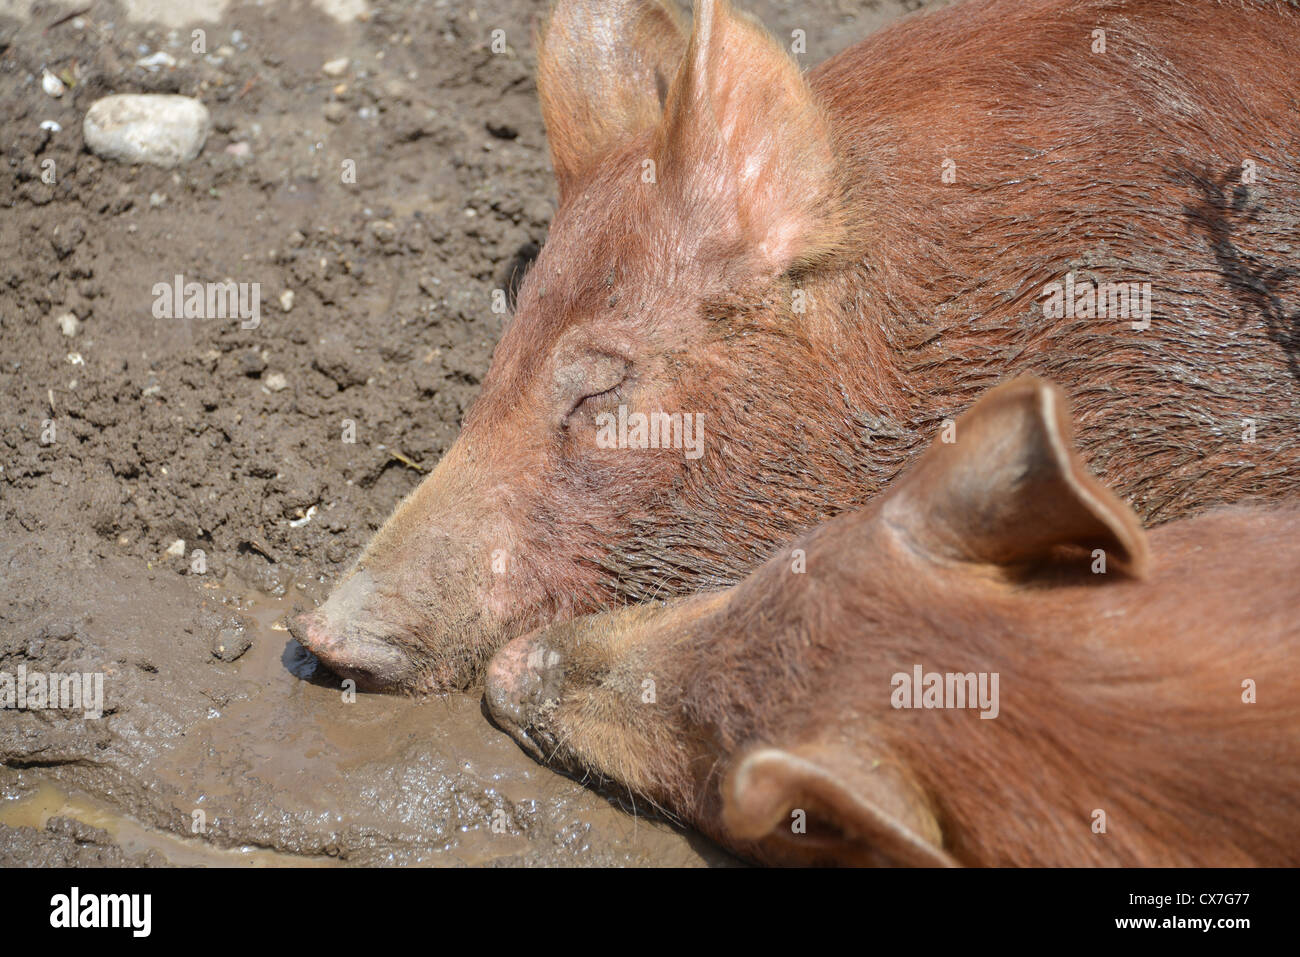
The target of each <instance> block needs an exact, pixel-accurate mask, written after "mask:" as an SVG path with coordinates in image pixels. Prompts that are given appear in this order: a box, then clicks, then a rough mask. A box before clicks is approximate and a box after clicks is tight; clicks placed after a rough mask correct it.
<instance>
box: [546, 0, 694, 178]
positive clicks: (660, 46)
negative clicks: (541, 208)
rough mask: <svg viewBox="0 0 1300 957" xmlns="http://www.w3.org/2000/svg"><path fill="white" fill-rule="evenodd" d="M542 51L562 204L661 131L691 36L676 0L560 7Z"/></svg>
mask: <svg viewBox="0 0 1300 957" xmlns="http://www.w3.org/2000/svg"><path fill="white" fill-rule="evenodd" d="M537 47H538V50H537V90H538V94H539V96H540V98H541V102H542V117H543V119H545V121H546V133H547V137H548V139H549V140H550V143H551V160H552V162H553V163H554V165H555V175H556V178H557V179H558V180H559V185H560V196H561V198H563V197H564V196H565V195H566V194H567V193H568V192H569V191H570V190H571V189H572V187H573V185H574V183H575V181H576V180H577V179H578V177H579V175H580V174H581V173H582V172H583V170H584V169H586V168H587V167H588V166H589V165H590V164H591V163H592V162H593V161H594V160H596V159H599V158H601V157H602V156H603V155H605V154H606V153H607V152H608V150H609V149H610V148H611V146H613V145H616V144H618V143H620V142H622V141H625V140H627V139H628V138H629V137H631V136H633V135H635V134H637V133H641V132H645V131H647V130H652V129H654V128H655V127H656V126H657V125H658V123H659V121H660V118H661V117H662V115H663V101H664V98H665V97H666V96H667V92H668V86H669V84H670V83H672V79H673V77H674V76H675V75H676V73H677V68H678V64H679V62H680V61H681V58H682V53H683V51H684V50H685V49H686V30H685V27H684V25H683V22H682V16H681V12H680V11H679V10H678V9H677V6H676V5H675V3H673V2H672V0H668V2H661V0H557V2H556V3H555V5H554V6H553V8H552V10H551V15H550V18H549V19H548V20H547V21H546V24H545V25H544V26H543V27H542V29H541V31H540V33H539V35H538V39H537Z"/></svg>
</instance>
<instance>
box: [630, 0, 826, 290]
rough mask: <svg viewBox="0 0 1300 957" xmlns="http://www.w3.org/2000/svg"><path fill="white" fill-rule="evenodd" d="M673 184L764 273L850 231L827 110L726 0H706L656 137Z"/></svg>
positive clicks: (714, 233)
mask: <svg viewBox="0 0 1300 957" xmlns="http://www.w3.org/2000/svg"><path fill="white" fill-rule="evenodd" d="M655 152H656V158H657V163H658V167H659V173H660V175H661V178H662V181H663V183H664V184H665V185H666V186H667V187H668V188H670V189H671V190H673V191H674V192H675V193H676V194H677V195H676V197H675V198H676V200H677V203H678V205H679V207H680V208H681V209H683V210H689V211H690V215H691V218H692V221H694V222H698V223H702V224H707V230H706V233H705V236H706V239H707V240H711V241H712V242H713V243H715V244H716V245H718V246H720V247H722V248H727V249H732V250H742V251H743V252H741V253H740V255H741V257H742V258H744V259H747V260H749V262H748V263H746V264H745V265H748V266H749V267H751V268H752V269H753V270H754V271H756V272H757V273H760V274H767V275H775V274H778V273H780V272H783V271H785V270H786V269H787V268H789V267H790V266H792V265H795V264H798V263H809V262H812V261H813V260H815V259H817V258H819V257H820V256H822V255H824V254H825V253H826V252H828V251H829V250H830V249H831V248H833V247H834V245H835V244H836V242H837V241H838V238H839V232H840V231H839V227H838V222H837V216H836V214H835V210H836V209H837V208H838V207H837V204H836V202H835V200H836V198H837V197H836V194H835V191H836V188H837V184H838V182H839V177H838V175H837V166H836V161H835V154H834V151H833V149H832V147H831V138H830V132H829V127H828V124H827V121H826V116H825V114H824V112H823V110H822V109H821V107H820V106H819V105H818V104H817V102H816V101H815V100H814V99H813V96H812V93H811V91H810V90H809V88H808V84H807V83H805V82H804V78H803V76H802V75H801V74H800V72H799V68H798V65H797V64H796V63H795V62H794V61H793V60H792V59H791V58H790V56H789V55H788V54H787V53H786V51H785V50H784V49H782V48H781V46H780V45H778V43H777V41H776V39H775V38H774V37H773V36H772V35H771V34H770V33H768V32H767V30H766V29H764V28H763V27H762V26H761V25H760V24H758V23H757V22H755V21H754V20H751V19H750V18H749V17H748V16H745V15H742V14H739V13H737V12H736V11H734V10H733V9H732V8H731V6H730V4H729V3H727V2H726V0H699V2H697V3H696V4H695V22H694V28H693V30H692V33H691V41H690V46H689V47H687V50H686V55H685V56H684V57H683V59H682V65H681V70H680V71H679V72H678V74H677V77H676V79H675V80H674V81H673V86H672V89H671V91H670V92H669V94H668V103H667V106H666V107H665V117H664V124H663V126H662V128H661V129H660V130H659V134H658V139H657V142H656V146H655Z"/></svg>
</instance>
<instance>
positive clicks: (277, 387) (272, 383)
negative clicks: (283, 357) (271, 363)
mask: <svg viewBox="0 0 1300 957" xmlns="http://www.w3.org/2000/svg"><path fill="white" fill-rule="evenodd" d="M266 387H267V388H268V389H270V390H271V391H272V392H283V391H284V390H285V389H287V388H289V380H288V379H286V378H285V377H284V375H283V373H280V372H272V373H271V374H270V375H269V376H267V377H266Z"/></svg>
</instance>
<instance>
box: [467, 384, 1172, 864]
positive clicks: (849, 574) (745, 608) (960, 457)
mask: <svg viewBox="0 0 1300 957" xmlns="http://www.w3.org/2000/svg"><path fill="white" fill-rule="evenodd" d="M1065 401H1066V400H1065V397H1064V394H1063V393H1061V392H1060V391H1059V390H1058V389H1057V388H1056V387H1054V386H1052V385H1050V384H1048V383H1045V382H1042V381H1040V380H1033V379H1021V380H1017V381H1016V382H1012V383H1010V384H1008V385H1005V386H1002V387H1001V388H998V389H995V390H994V391H993V392H991V393H989V394H988V395H987V396H986V397H985V398H984V399H982V400H981V401H980V402H979V403H977V404H976V405H975V406H974V407H972V409H971V410H970V411H969V412H968V413H967V414H966V415H965V416H963V417H962V418H961V419H960V420H959V421H958V422H957V425H956V441H955V442H953V443H952V444H948V443H945V442H942V441H940V442H937V443H935V445H934V446H933V447H932V448H931V449H930V450H929V451H928V452H927V453H926V454H925V455H924V456H923V457H922V458H921V459H920V460H919V461H918V462H917V464H916V466H915V467H914V468H913V469H912V470H910V471H909V472H908V473H907V474H906V475H905V476H904V477H903V478H901V479H900V480H899V481H898V482H897V483H896V484H895V485H894V486H893V487H892V488H891V489H890V490H889V491H888V492H886V493H885V494H884V495H882V496H881V497H880V498H878V499H877V500H876V501H875V502H873V504H872V505H870V506H868V507H867V508H866V509H863V510H861V511H859V512H855V513H853V514H850V515H845V516H841V517H840V518H837V519H835V520H832V521H831V522H829V523H827V524H825V525H822V526H820V527H818V528H816V529H813V530H812V531H810V532H808V533H805V534H804V535H802V536H800V537H799V538H798V539H796V540H795V541H794V542H793V543H791V544H790V545H788V546H786V547H785V548H782V549H780V550H779V551H778V552H777V553H776V554H775V555H774V556H773V557H772V558H771V559H770V560H769V561H768V562H767V563H765V564H764V565H762V566H761V567H760V568H758V569H757V570H755V571H754V573H753V574H751V575H750V576H749V577H747V578H746V579H745V580H744V581H742V582H740V583H739V584H737V585H735V586H733V587H731V588H728V589H725V590H722V591H717V592H710V593H703V594H699V595H693V596H687V597H684V598H679V599H675V600H673V601H671V602H667V603H655V604H647V605H642V606H633V607H630V608H625V609H620V610H618V611H615V612H611V613H606V614H600V615H590V616H586V617H583V618H578V619H576V620H573V621H569V622H566V623H563V624H558V625H552V626H550V627H547V628H543V629H539V630H538V631H536V632H533V633H531V634H528V635H524V636H522V637H519V638H516V639H514V640H512V641H511V642H509V643H508V644H507V645H506V646H505V647H504V648H503V649H502V650H501V651H500V652H499V653H498V654H497V656H496V657H495V658H494V659H493V660H492V662H491V663H490V665H489V667H488V673H487V690H486V701H487V704H488V707H489V709H490V711H491V713H492V716H493V719H494V721H496V723H497V724H498V725H500V726H501V727H502V728H504V729H505V730H507V731H509V732H510V733H511V735H512V736H513V737H514V738H515V739H516V740H517V741H518V742H519V743H520V745H521V746H522V747H523V748H524V749H525V750H526V751H528V752H529V753H530V754H532V755H534V756H535V757H537V758H538V759H539V760H541V761H543V762H546V763H549V764H551V765H552V766H554V767H557V768H559V769H562V770H566V771H569V772H571V773H574V774H575V775H582V776H584V777H587V778H590V779H592V780H595V781H609V782H612V783H613V784H615V785H617V787H616V788H612V789H611V791H612V793H618V792H619V791H620V790H622V789H629V790H631V791H632V792H633V793H634V794H635V795H636V796H637V798H638V799H643V800H645V801H648V802H651V803H654V804H656V805H658V806H661V807H664V808H667V809H669V810H671V811H672V812H674V813H676V814H678V815H680V816H681V817H682V818H684V819H685V820H686V821H688V822H690V823H692V824H694V825H695V826H697V827H699V828H701V829H702V830H704V831H705V832H706V833H709V834H711V835H713V836H715V837H718V838H720V839H721V840H723V841H724V843H727V844H729V845H730V846H733V847H736V848H738V849H740V850H742V852H743V853H747V854H749V855H750V856H754V857H757V858H760V859H764V860H773V861H801V862H804V863H809V862H813V861H824V860H832V859H833V860H839V861H845V860H850V861H854V862H858V863H882V862H884V861H886V860H889V861H898V862H910V863H921V864H942V863H948V857H947V854H946V852H945V851H944V850H943V847H942V840H941V837H940V830H941V829H940V825H939V823H938V819H937V817H936V813H935V810H934V807H935V804H934V800H933V798H932V796H931V795H929V794H927V791H926V787H925V785H926V783H927V776H926V774H924V773H922V772H923V769H922V767H921V765H922V764H923V763H924V762H923V761H918V760H916V752H915V751H913V750H910V748H912V747H913V746H914V745H915V746H916V748H917V749H918V750H919V751H920V752H921V753H924V752H925V750H926V749H927V748H930V747H932V746H933V745H934V744H935V741H936V736H937V732H935V731H934V727H935V726H934V725H929V726H927V727H928V728H929V729H930V733H929V736H927V735H926V734H925V733H918V732H917V729H916V725H914V724H911V725H903V724H901V723H900V722H902V721H906V720H907V718H906V716H905V717H904V718H903V719H900V718H898V715H899V714H900V712H897V711H893V710H891V708H890V701H889V687H890V679H889V676H890V674H892V673H894V672H896V671H897V670H898V668H899V666H900V663H904V662H915V661H926V662H933V661H934V660H935V659H936V658H943V659H945V660H948V661H954V659H953V658H952V657H951V655H953V654H956V655H958V656H959V657H958V658H957V659H955V661H954V663H958V662H965V666H962V667H958V669H957V670H960V671H967V670H978V669H972V668H971V667H969V663H970V661H971V660H974V661H984V662H986V663H987V662H989V661H997V660H998V658H997V657H996V656H997V655H998V654H1000V652H999V650H998V649H999V647H1000V644H999V643H1001V642H1004V640H1005V635H1004V634H1003V633H1002V631H1001V630H1000V629H999V628H998V627H997V626H996V625H991V624H990V622H993V621H996V618H995V617H993V616H991V614H990V612H989V607H990V596H992V597H991V601H992V604H996V603H997V602H998V601H1001V600H1004V599H1005V597H1006V596H1007V595H1008V594H1009V593H1010V592H1011V590H1012V589H1014V588H1015V587H1018V584H1020V583H1028V587H1030V588H1032V589H1033V590H1034V594H1035V595H1038V594H1041V593H1042V592H1043V591H1045V590H1046V589H1050V588H1051V587H1055V586H1057V585H1060V584H1068V583H1070V582H1073V583H1076V584H1077V582H1078V581H1079V580H1080V579H1083V580H1090V581H1091V582H1095V581H1096V580H1097V578H1098V576H1095V575H1091V574H1090V573H1089V572H1088V569H1089V565H1090V563H1091V562H1092V561H1093V558H1092V553H1091V549H1093V548H1098V547H1099V548H1103V549H1105V551H1106V553H1107V555H1108V556H1109V558H1110V559H1111V561H1112V562H1113V569H1112V571H1113V574H1111V575H1110V576H1106V577H1108V578H1109V579H1110V580H1118V581H1124V580H1126V579H1128V578H1131V577H1133V576H1140V575H1142V574H1144V573H1145V567H1146V562H1147V558H1146V540H1145V535H1144V533H1143V531H1142V529H1141V526H1140V524H1139V523H1138V520H1137V517H1136V516H1135V515H1134V514H1133V512H1132V511H1131V510H1130V509H1129V508H1128V507H1127V506H1125V505H1124V504H1123V503H1122V502H1120V501H1119V500H1118V499H1116V498H1115V496H1114V495H1112V494H1111V493H1110V492H1109V491H1108V490H1107V489H1105V488H1104V487H1103V486H1102V485H1100V483H1098V482H1097V481H1096V480H1095V479H1094V478H1093V477H1092V476H1091V475H1089V474H1088V473H1087V471H1086V469H1085V468H1084V466H1083V464H1082V462H1081V460H1080V459H1079V457H1078V455H1077V454H1076V453H1075V451H1074V447H1073V444H1072V442H1071V437H1070V423H1069V421H1068V418H1067V416H1066V413H1065ZM800 570H802V573H797V572H799V571H800ZM1062 576H1064V577H1062ZM985 632H987V633H985ZM960 656H968V657H960ZM994 670H996V669H994ZM869 689H875V691H874V693H870V691H869ZM994 723H995V722H988V723H985V722H981V721H980V720H978V719H975V721H974V725H975V726H977V727H981V726H983V727H987V726H989V725H992V724H994ZM969 724H970V722H967V725H969ZM900 727H902V728H904V729H905V730H904V731H902V732H901V733H900V731H899V728H900ZM917 739H919V740H917ZM793 808H804V809H806V810H807V811H808V816H809V822H808V827H809V829H808V832H807V835H800V836H799V839H798V840H795V841H793V842H791V838H790V830H789V827H788V822H789V821H790V811H791V809H793ZM846 836H847V838H848V840H846ZM846 848H848V850H847V851H846V850H845V849H846Z"/></svg>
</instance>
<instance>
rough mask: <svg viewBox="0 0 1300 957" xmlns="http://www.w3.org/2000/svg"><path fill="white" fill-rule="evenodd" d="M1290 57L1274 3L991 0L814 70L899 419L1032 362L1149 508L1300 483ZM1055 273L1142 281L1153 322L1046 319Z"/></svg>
mask: <svg viewBox="0 0 1300 957" xmlns="http://www.w3.org/2000/svg"><path fill="white" fill-rule="evenodd" d="M1097 28H1103V29H1105V30H1106V44H1107V47H1106V51H1107V52H1105V53H1093V52H1092V49H1091V44H1092V43H1093V42H1094V40H1093V36H1092V31H1093V30H1094V29H1097ZM1296 49H1300V11H1296V10H1294V9H1292V8H1290V7H1289V6H1288V5H1286V4H1254V3H1200V4H1192V3H1178V2H1150V3H1141V4H1136V3H1099V2H1051V3H1043V2H1027V3H1021V2H1018V0H992V2H968V3H959V4H957V5H955V6H953V7H950V8H946V9H944V10H940V11H936V12H934V13H931V14H929V15H926V16H921V17H918V18H915V19H911V20H907V21H903V22H901V23H899V24H897V25H895V26H894V27H891V28H888V29H886V30H883V31H881V32H880V33H878V34H876V35H873V36H872V37H869V38H868V39H867V40H865V41H864V42H863V43H861V44H859V45H857V46H855V47H853V48H851V49H849V50H847V51H845V52H844V53H842V54H840V55H839V56H837V57H835V58H834V59H832V60H830V61H828V62H827V63H826V64H824V65H822V66H821V67H820V68H818V69H817V70H816V71H814V72H813V73H812V74H811V76H810V82H811V84H812V86H813V88H814V90H815V91H816V92H817V94H818V95H819V97H820V98H821V100H822V102H823V103H824V104H825V105H826V107H827V109H828V111H829V113H830V115H831V117H832V126H833V127H834V129H835V135H836V139H837V143H838V146H839V149H840V151H841V153H842V155H843V156H844V157H845V159H846V161H847V164H846V169H847V171H848V172H847V173H846V175H847V176H848V178H849V180H850V183H849V184H848V185H849V188H850V190H851V192H852V195H853V196H854V197H855V200H854V202H855V204H856V206H857V207H858V208H857V210H856V211H855V220H856V221H858V222H861V223H863V224H864V226H865V228H864V229H863V232H862V234H861V236H860V237H859V245H858V246H857V247H856V249H857V250H858V251H857V253H855V255H858V256H860V260H859V262H858V264H857V266H856V267H855V268H856V270H857V275H856V277H855V279H854V280H853V281H854V283H855V284H856V285H857V286H858V287H859V288H861V289H863V291H864V292H863V293H862V294H859V296H858V298H857V301H858V302H859V303H860V304H861V306H860V309H861V310H862V317H863V318H862V321H863V322H869V323H871V322H874V323H877V324H879V325H880V326H881V327H882V329H883V331H884V335H885V336H887V337H888V339H889V340H890V344H891V346H892V348H893V351H894V352H895V353H896V355H897V357H898V360H897V361H898V363H899V366H900V369H901V371H902V372H903V374H904V375H905V377H906V380H907V381H909V382H910V383H911V384H912V390H911V391H912V394H914V395H916V396H918V397H920V401H919V402H917V403H916V404H915V406H914V413H915V415H916V416H917V419H918V422H917V423H915V425H916V426H917V427H918V428H919V429H920V430H922V431H927V430H931V429H937V428H938V423H939V421H941V420H942V419H944V418H947V417H949V416H951V415H953V414H955V413H956V412H959V411H960V410H961V409H963V408H965V407H966V406H967V405H969V404H970V403H971V402H973V401H974V400H975V399H976V398H978V396H979V395H980V394H981V393H982V391H983V390H984V389H986V388H987V387H989V386H990V385H992V384H994V383H996V382H997V381H999V380H1000V379H1005V378H1007V377H1009V376H1012V375H1018V374H1023V373H1031V374H1036V375H1040V376H1043V377H1046V378H1050V379H1052V380H1054V381H1056V382H1058V383H1059V384H1060V385H1062V386H1063V387H1064V388H1065V389H1066V391H1067V392H1068V393H1069V394H1070V397H1071V400H1072V406H1073V409H1074V413H1075V417H1076V421H1077V424H1078V433H1079V437H1080V443H1081V445H1082V447H1083V451H1084V455H1085V458H1086V459H1087V461H1088V462H1089V465H1090V466H1091V467H1092V468H1093V470H1094V471H1096V472H1098V473H1099V474H1101V475H1103V476H1104V477H1105V479H1106V481H1107V483H1108V484H1109V485H1110V486H1111V487H1112V488H1115V489H1116V490H1117V491H1118V492H1119V493H1120V494H1121V495H1123V496H1124V497H1125V498H1127V499H1128V500H1129V501H1130V502H1131V503H1132V504H1133V505H1134V506H1135V508H1136V509H1137V510H1138V512H1139V513H1140V514H1141V515H1142V517H1143V519H1144V520H1145V521H1146V522H1148V523H1156V524H1158V523H1160V522H1162V521H1166V520H1169V519H1171V518H1175V517H1178V516H1179V515H1184V514H1188V513H1190V512H1194V511H1196V510H1199V509H1203V508H1206V507H1210V506H1213V505H1218V504H1232V503H1236V502H1240V501H1244V500H1248V499H1251V498H1259V499H1280V498H1287V497H1290V496H1295V495H1300V271H1297V270H1296V268H1295V265H1294V264H1295V262H1296V259H1297V256H1298V255H1300V149H1298V148H1297V147H1296V145H1295V129H1296V123H1297V120H1296V115H1297V114H1296V109H1297V106H1296V105H1297V103H1300V71H1297V70H1296V69H1294V64H1293V56H1294V51H1295V50H1296ZM1247 160H1249V161H1250V163H1251V164H1253V166H1252V167H1251V169H1252V170H1253V174H1251V175H1253V176H1254V178H1255V179H1254V182H1253V183H1248V182H1243V178H1249V176H1248V175H1247V174H1246V167H1244V166H1243V163H1244V162H1245V161H1247ZM945 163H951V166H950V167H945ZM945 169H947V171H948V172H949V173H950V179H951V181H950V182H945V181H944V172H945ZM1067 274H1070V275H1071V276H1072V277H1073V279H1077V280H1080V281H1086V282H1090V283H1092V284H1093V285H1094V286H1097V285H1100V284H1102V283H1106V282H1114V283H1123V284H1129V288H1132V289H1135V290H1140V289H1146V290H1148V292H1149V306H1150V326H1149V327H1148V328H1146V329H1143V330H1136V329H1134V328H1133V325H1132V320H1131V319H1130V318H1128V317H1127V316H1114V315H1111V316H1104V317H1103V316H1095V317H1094V316H1091V315H1087V314H1084V315H1077V316H1075V315H1071V316H1069V317H1067V318H1065V319H1054V318H1050V317H1047V316H1045V314H1044V308H1043V304H1044V302H1046V296H1047V290H1048V288H1049V286H1050V284H1053V283H1062V282H1064V280H1065V277H1066V276H1067ZM873 309H879V310H881V311H880V313H879V314H874V315H873V314H872V312H871V310H873ZM927 434H929V433H928V432H927ZM1250 439H1254V440H1255V441H1254V443H1252V442H1251V441H1250Z"/></svg>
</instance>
